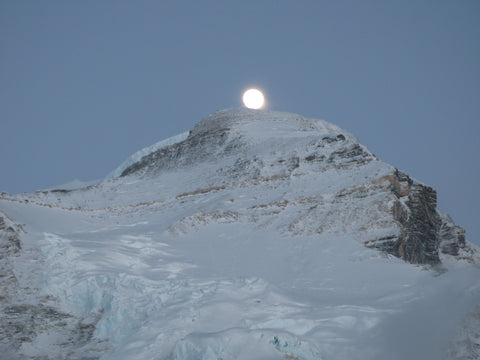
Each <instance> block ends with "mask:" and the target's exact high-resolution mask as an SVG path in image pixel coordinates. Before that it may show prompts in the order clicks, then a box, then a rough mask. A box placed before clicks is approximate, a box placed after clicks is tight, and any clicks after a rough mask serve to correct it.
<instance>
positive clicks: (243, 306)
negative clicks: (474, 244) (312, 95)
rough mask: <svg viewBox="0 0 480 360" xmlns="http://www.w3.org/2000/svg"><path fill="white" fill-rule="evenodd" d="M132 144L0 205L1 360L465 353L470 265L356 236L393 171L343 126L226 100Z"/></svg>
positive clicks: (387, 196)
mask: <svg viewBox="0 0 480 360" xmlns="http://www.w3.org/2000/svg"><path fill="white" fill-rule="evenodd" d="M177 140H178V139H177ZM142 154H144V155H143V156H142V157H141V158H137V161H136V162H135V163H132V164H130V165H129V166H126V167H125V168H123V169H122V171H121V172H122V173H123V174H124V175H125V176H121V177H115V178H112V179H109V180H105V181H103V182H101V183H99V184H97V185H93V186H90V187H88V188H85V189H80V190H75V191H65V190H62V191H43V192H37V193H35V194H27V195H18V196H4V197H2V198H0V211H1V212H0V217H1V218H2V219H3V220H2V222H0V240H1V241H2V243H1V244H2V247H0V249H3V250H2V251H3V253H2V252H0V255H1V258H0V265H1V266H2V268H1V269H2V274H3V275H2V277H1V278H0V281H1V283H0V285H1V289H2V295H1V296H2V297H1V302H0V306H1V313H0V314H1V315H0V322H1V323H2V327H1V328H2V329H1V330H0V354H2V355H0V358H2V356H3V358H5V359H44V358H46V359H165V360H166V359H205V360H206V359H209V360H210V359H212V360H218V359H225V360H226V359H304V360H313V359H316V360H319V359H340V360H343V359H349V360H352V359H441V358H443V357H447V356H450V358H462V357H461V356H463V355H464V354H467V355H466V356H467V357H463V358H465V359H468V358H469V357H468V356H475V354H477V355H478V354H479V351H480V341H479V338H478V337H475V331H477V330H475V329H476V327H475V325H472V324H474V323H475V322H472V321H470V322H468V324H469V325H468V326H470V328H472V329H473V330H465V331H466V332H465V333H463V334H464V335H461V334H460V335H458V334H459V332H458V328H462V329H465V328H466V326H467V325H462V324H465V323H462V321H465V316H466V314H468V313H469V312H470V311H474V309H475V305H476V304H479V297H480V281H479V279H480V277H479V275H480V273H479V269H478V267H475V266H472V265H469V263H468V262H466V261H461V260H459V259H458V257H452V258H451V259H450V260H451V261H450V262H448V264H444V265H443V268H440V267H434V268H432V267H426V266H419V265H412V264H408V263H405V262H404V261H403V260H401V259H399V258H397V257H394V256H392V255H387V254H385V253H383V252H380V251H377V250H375V249H369V248H367V247H365V246H364V244H365V242H366V241H369V240H372V239H378V238H382V237H385V236H389V235H391V234H397V233H398V232H399V231H400V227H399V224H398V223H397V222H395V221H394V220H392V217H391V212H390V210H389V206H391V204H393V203H394V202H395V201H396V200H395V197H394V195H392V194H391V192H389V191H386V189H387V188H388V182H386V181H385V180H379V179H384V177H385V176H387V175H389V174H391V173H392V172H393V171H394V170H395V169H394V168H393V167H391V166H390V165H388V164H385V163H383V162H382V161H380V160H378V159H377V158H376V157H375V156H373V155H372V154H371V153H370V152H369V151H368V149H366V148H365V147H363V146H362V145H360V144H358V140H357V139H356V138H355V137H354V136H353V135H351V134H349V133H348V132H346V131H344V130H342V129H340V128H338V127H336V126H335V125H332V124H329V123H327V122H324V121H321V120H311V119H305V118H303V117H301V116H299V115H296V114H288V113H278V112H266V111H253V110H244V109H231V110H224V111H220V112H217V113H215V114H213V115H211V116H210V117H207V118H205V119H204V120H202V121H201V122H199V123H198V124H197V125H196V126H195V128H194V129H193V130H192V131H191V132H190V135H189V136H188V137H187V138H185V139H183V140H179V141H174V142H172V143H171V144H169V145H168V146H159V147H157V148H155V150H154V151H145V152H143V153H142ZM117 175H118V174H117ZM2 223H3V225H2ZM15 238H18V239H20V244H21V247H19V246H16V245H15V244H17V242H16V241H15ZM7 245H8V246H7ZM459 265H462V266H459ZM446 270H448V271H446ZM455 334H457V335H455ZM465 334H467V335H465ZM471 334H473V335H471ZM477 335H478V332H477ZM465 339H469V341H470V342H469V343H468V344H466V342H465ZM472 354H473V355H472ZM470 358H471V359H474V358H475V357H470Z"/></svg>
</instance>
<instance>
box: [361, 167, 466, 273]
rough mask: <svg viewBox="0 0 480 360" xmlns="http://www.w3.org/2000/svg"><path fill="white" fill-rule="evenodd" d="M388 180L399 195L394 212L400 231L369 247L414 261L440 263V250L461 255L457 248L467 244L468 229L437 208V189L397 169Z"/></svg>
mask: <svg viewBox="0 0 480 360" xmlns="http://www.w3.org/2000/svg"><path fill="white" fill-rule="evenodd" d="M388 180H389V182H390V189H391V191H392V192H393V194H394V195H395V197H396V198H397V200H396V201H395V202H394V205H393V207H392V215H393V217H394V219H395V221H397V222H398V224H399V225H400V229H401V233H400V236H398V237H395V236H390V237H387V238H382V239H378V240H377V241H374V242H370V243H369V244H368V246H369V247H374V248H378V249H381V250H383V251H386V252H387V253H389V254H392V255H394V256H396V257H399V258H402V259H403V260H405V261H407V262H410V263H414V264H430V265H435V264H438V263H440V252H442V253H445V254H450V255H454V256H456V255H458V249H459V248H463V247H464V246H465V230H464V229H462V228H461V227H459V226H457V225H454V224H453V222H452V221H451V220H450V219H449V218H448V217H445V216H443V215H441V214H440V213H439V212H438V211H437V193H436V191H435V190H434V189H433V188H431V187H429V186H427V185H424V184H420V183H418V182H415V181H414V180H412V179H411V178H410V177H409V176H408V175H407V174H405V173H403V172H401V171H398V170H396V171H395V173H394V174H392V175H391V176H389V177H388Z"/></svg>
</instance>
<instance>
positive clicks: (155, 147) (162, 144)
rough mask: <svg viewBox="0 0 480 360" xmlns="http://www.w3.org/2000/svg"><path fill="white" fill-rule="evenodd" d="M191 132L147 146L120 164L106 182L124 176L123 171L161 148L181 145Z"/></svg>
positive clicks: (107, 177) (106, 177) (106, 178)
mask: <svg viewBox="0 0 480 360" xmlns="http://www.w3.org/2000/svg"><path fill="white" fill-rule="evenodd" d="M188 134H189V132H188V131H186V132H183V133H181V134H178V135H175V136H172V137H169V138H168V139H165V140H161V141H159V142H156V143H155V144H153V145H150V146H147V147H145V148H143V149H141V150H139V151H137V152H136V153H134V154H133V155H131V156H129V157H128V158H127V159H126V160H125V161H124V162H122V163H121V164H120V166H118V167H117V168H116V169H115V170H113V171H112V172H111V173H109V174H108V175H107V176H105V179H104V180H110V179H113V178H117V177H119V176H120V175H122V173H123V171H124V170H125V169H126V168H127V167H129V166H130V165H132V164H135V163H136V162H137V161H139V160H140V159H141V158H143V157H144V156H145V155H148V154H151V153H152V152H154V151H157V150H159V149H161V148H164V147H166V146H170V145H173V144H176V143H179V142H180V141H183V140H185V139H186V138H187V137H188Z"/></svg>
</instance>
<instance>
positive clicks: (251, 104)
mask: <svg viewBox="0 0 480 360" xmlns="http://www.w3.org/2000/svg"><path fill="white" fill-rule="evenodd" d="M264 102H265V98H264V97H263V94H262V92H261V91H260V90H257V89H248V90H247V91H245V92H244V93H243V103H244V104H245V106H246V107H247V108H249V109H260V108H261V107H262V106H263V103H264Z"/></svg>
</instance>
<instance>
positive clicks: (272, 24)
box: [0, 0, 480, 244]
mask: <svg viewBox="0 0 480 360" xmlns="http://www.w3.org/2000/svg"><path fill="white" fill-rule="evenodd" d="M249 86H259V87H260V88H262V89H263V90H264V91H265V93H266V96H267V99H268V102H269V107H270V109H273V110H280V111H289V112H296V113H300V114H302V115H305V116H309V117H317V118H323V119H325V120H327V121H330V122H333V123H335V124H337V125H339V126H341V127H343V128H345V129H346V130H349V131H351V132H352V133H354V134H355V135H357V136H358V137H359V139H360V141H361V142H362V143H363V144H364V145H366V146H367V147H369V148H370V149H371V150H372V151H373V152H375V154H376V155H377V156H378V157H380V158H381V159H383V160H385V161H386V162H388V163H390V164H392V165H394V166H397V167H399V168H400V169H402V170H405V171H406V172H408V173H409V174H410V175H411V176H413V177H415V178H417V179H418V180H421V181H423V182H425V183H427V184H429V185H431V186H433V187H434V188H435V189H436V190H437V191H438V199H439V206H440V210H442V211H444V212H448V213H449V214H451V215H452V217H453V218H454V220H455V221H456V222H457V223H458V224H459V225H461V226H464V227H465V228H466V229H467V238H468V239H469V240H471V241H473V242H476V243H477V244H480V221H479V211H478V204H479V203H480V195H479V193H480V192H479V191H478V189H477V185H478V183H479V174H480V166H479V163H480V162H479V160H478V156H479V154H480V151H479V150H480V124H479V120H480V2H478V1H466V0H462V1H441V0H435V1H421V0H415V1H414V0H410V1H380V0H379V1H356V0H355V1H343V0H338V1H293V0H292V1H277V0H275V1H273V0H272V1H236V2H233V1H201V2H200V1H171V2H168V1H122V2H120V1H113V0H112V1H88V0H87V1H13V0H12V1H9V0H4V1H2V2H0V163H1V168H0V169H1V170H0V191H7V192H10V193H17V192H24V191H34V190H37V189H41V188H46V187H51V186H54V185H57V184H61V183H65V182H68V181H70V180H73V179H76V178H77V179H80V180H92V179H98V178H101V177H103V176H104V175H106V174H107V173H109V172H110V171H111V170H112V169H114V168H115V167H116V166H117V165H118V164H120V163H121V162H122V161H123V160H124V159H125V158H126V157H128V156H129V155H130V154H132V153H133V152H135V151H137V150H139V149H141V148H143V147H145V146H147V145H150V144H153V143H154V142H156V141H158V140H161V139H164V138H167V137H169V136H172V135H175V134H177V133H180V132H183V131H186V130H189V129H190V128H192V127H193V125H194V124H195V123H196V122H197V121H199V120H200V119H201V118H202V117H204V116H206V115H208V114H210V113H212V112H214V111H216V110H217V109H222V108H229V107H237V106H240V105H241V93H242V91H243V90H244V89H245V88H246V87H249Z"/></svg>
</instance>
